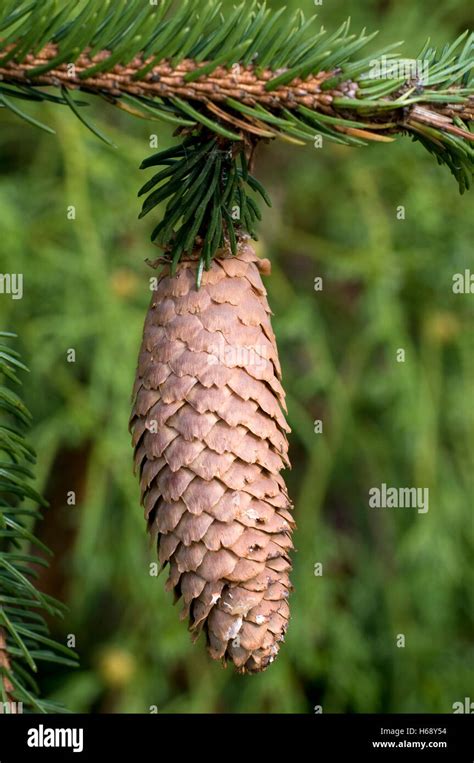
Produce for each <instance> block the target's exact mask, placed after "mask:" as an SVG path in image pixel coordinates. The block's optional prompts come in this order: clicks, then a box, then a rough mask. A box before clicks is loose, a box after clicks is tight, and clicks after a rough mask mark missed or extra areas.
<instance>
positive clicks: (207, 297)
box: [131, 242, 294, 673]
mask: <svg viewBox="0 0 474 763" xmlns="http://www.w3.org/2000/svg"><path fill="white" fill-rule="evenodd" d="M196 267H197V262H196V260H195V259H189V260H185V261H182V262H181V263H180V265H179V266H178V270H177V274H176V275H175V276H174V277H171V276H170V274H169V267H168V266H166V267H165V269H164V271H163V272H162V273H161V275H160V278H159V283H158V286H157V289H156V291H154V292H153V297H152V300H151V306H150V309H149V311H148V315H147V317H146V321H145V327H144V332H143V341H142V347H141V351H140V356H139V361H138V370H137V378H136V383H135V389H134V400H135V405H134V408H133V411H132V416H131V429H132V431H133V444H134V447H135V466H136V470H137V471H138V472H139V474H140V477H141V492H142V502H143V504H144V506H145V516H146V518H147V519H148V525H149V528H150V531H151V532H152V533H155V534H157V538H158V556H159V560H160V563H161V564H162V565H163V566H164V565H166V564H169V568H170V571H169V577H168V581H167V583H166V587H167V589H169V590H171V589H172V590H174V592H175V596H176V598H180V597H182V598H183V601H184V608H183V613H182V616H183V617H187V616H189V621H190V630H192V631H194V633H195V634H196V635H198V634H199V632H200V631H201V630H202V629H204V631H205V633H206V635H207V642H208V650H209V652H210V654H211V656H212V657H214V658H215V659H219V658H223V659H224V660H232V662H233V663H234V664H235V666H236V667H237V668H238V669H239V670H240V671H241V672H244V673H245V672H248V673H253V672H258V671H261V670H264V669H265V668H266V667H267V666H268V665H269V664H270V663H271V662H272V661H273V659H274V658H275V655H276V654H277V652H278V649H279V643H280V642H281V641H283V640H284V634H285V632H286V629H287V625H288V618H289V607H288V601H287V599H288V594H289V591H290V587H291V586H290V581H289V571H290V570H291V564H290V560H289V556H288V553H289V550H290V549H291V548H292V542H291V530H292V528H293V526H294V522H293V519H292V516H291V514H290V511H289V509H290V508H291V504H290V501H289V498H288V494H287V491H286V488H285V483H284V481H283V479H282V477H281V475H280V471H281V470H282V469H283V468H284V467H285V465H289V462H288V457H287V450H288V443H287V438H286V434H285V433H286V432H288V431H289V427H288V425H287V423H286V421H285V417H284V415H283V413H282V410H281V408H282V407H284V406H285V403H284V398H285V393H284V391H283V388H282V386H281V383H280V364H279V362H278V355H277V349H276V344H275V336H274V333H273V331H272V327H271V324H270V309H269V307H268V302H267V299H266V290H265V288H264V286H263V284H262V280H261V278H260V272H259V271H266V272H268V271H269V263H268V261H267V260H263V261H262V260H259V259H258V257H257V256H256V255H255V253H254V251H253V249H252V248H251V246H250V245H249V244H248V243H247V242H244V243H241V244H240V246H239V250H238V253H237V256H234V257H233V256H231V255H230V253H229V255H225V256H224V257H222V258H219V259H216V260H214V261H213V262H212V266H211V268H210V270H209V271H208V272H204V273H203V279H202V285H201V287H200V289H199V290H198V289H197V288H196V286H195V281H196Z"/></svg>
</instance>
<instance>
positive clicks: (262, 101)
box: [0, 44, 474, 140]
mask: <svg viewBox="0 0 474 763" xmlns="http://www.w3.org/2000/svg"><path fill="white" fill-rule="evenodd" d="M10 50H11V49H10ZM8 52H9V49H8V48H7V49H6V50H5V53H6V54H8ZM57 55H58V48H57V46H55V45H52V44H48V45H46V46H45V47H44V48H43V49H42V50H41V51H40V52H39V53H37V54H36V55H32V54H28V55H27V56H26V57H25V58H24V59H23V60H22V61H21V62H16V61H14V60H10V61H8V62H6V63H4V64H0V80H3V81H4V82H5V83H12V84H13V83H17V84H18V83H19V84H24V85H30V86H35V87H36V86H39V87H41V86H54V87H60V86H64V87H66V88H68V89H72V90H74V89H81V90H84V91H86V92H90V93H94V94H97V95H100V96H102V97H106V98H107V99H108V100H114V99H118V98H120V96H122V95H125V94H128V95H131V96H138V97H140V96H141V97H147V98H155V97H160V98H173V97H178V98H183V99H185V100H191V101H198V102H201V103H202V104H203V105H205V107H206V108H207V109H208V110H209V111H210V112H212V113H213V114H214V115H216V116H219V113H218V107H217V104H223V103H225V102H226V101H227V99H229V98H233V99H234V100H236V101H239V102H240V103H242V104H244V105H247V106H250V107H253V106H255V105H257V104H258V105H261V106H264V107H266V108H267V109H271V110H275V109H276V110H278V109H281V108H287V109H296V108H297V107H299V106H305V107H307V108H309V109H312V110H314V111H316V112H317V111H320V112H322V113H325V114H328V115H332V116H348V117H349V118H350V119H352V120H360V121H361V122H362V121H363V122H366V121H367V115H364V116H360V115H359V114H358V113H356V114H354V112H353V111H352V110H347V109H341V108H337V107H336V105H335V104H334V101H335V99H337V98H341V97H344V98H346V99H347V98H353V99H356V96H357V92H358V84H357V82H353V81H352V80H347V81H345V82H342V83H340V84H339V85H338V86H337V87H336V88H334V89H332V90H327V91H324V90H322V85H323V83H324V82H326V81H327V80H328V79H330V78H332V77H334V75H335V74H337V70H336V71H335V70H333V71H329V72H326V71H322V72H318V73H317V74H315V75H312V76H310V77H308V78H306V79H304V80H302V79H300V78H295V79H294V80H293V81H292V82H291V83H290V84H288V85H281V86H279V87H277V88H276V89H275V90H273V91H271V92H268V91H267V90H266V89H265V85H266V83H267V82H268V81H269V80H270V79H272V78H273V77H275V76H276V74H278V72H273V71H270V70H269V69H267V70H264V71H261V72H257V71H256V69H255V68H254V67H253V66H252V65H250V66H243V65H241V64H236V65H234V66H233V67H232V69H230V70H229V69H227V68H226V67H223V66H219V67H217V68H216V69H215V70H214V71H213V72H212V73H210V74H204V75H202V76H201V77H200V78H199V79H197V80H194V81H192V82H186V80H185V76H186V74H188V73H190V72H194V71H196V69H197V68H198V67H199V65H198V64H196V62H195V61H193V60H191V59H184V60H183V61H181V62H180V63H179V64H178V65H177V66H176V67H173V66H172V65H171V64H170V63H169V62H168V61H166V60H165V61H162V62H160V63H158V64H157V65H155V66H154V67H153V68H152V69H151V70H150V71H149V72H148V73H147V74H146V75H145V76H144V77H143V78H142V79H138V78H136V75H137V73H138V72H139V70H140V69H142V68H143V67H144V66H146V65H147V64H150V63H151V62H152V59H151V58H149V59H146V60H143V58H141V57H139V56H137V57H135V58H134V59H133V60H132V61H131V62H130V63H128V64H126V65H120V64H117V65H115V66H114V67H112V68H111V70H110V71H107V72H98V73H96V74H92V75H91V76H85V77H81V74H83V73H84V72H86V70H87V69H89V68H90V67H92V66H94V65H95V64H98V63H100V62H102V61H104V60H105V59H107V58H108V56H109V55H110V53H109V51H106V50H105V51H101V52H100V53H98V54H96V55H95V56H93V57H90V56H89V55H88V52H87V51H85V52H84V53H82V54H81V55H80V56H79V57H78V59H77V60H76V61H75V62H74V64H68V63H63V64H60V65H58V66H55V67H54V68H52V69H50V70H49V71H47V72H44V73H39V74H38V73H33V74H31V72H32V71H33V70H34V69H35V68H36V67H38V66H41V65H43V64H45V63H47V62H48V61H51V60H52V59H53V58H55V57H56V56H57ZM455 94H456V88H453V95H455ZM394 97H398V93H396V94H395V96H394ZM374 111H375V114H374V115H373V116H372V117H371V119H372V120H373V121H374V129H380V128H379V127H377V124H376V123H377V120H380V119H382V120H383V121H388V122H392V123H393V126H390V127H389V128H387V129H386V130H385V132H386V133H387V134H390V133H395V132H399V131H400V130H404V129H407V128H410V127H411V126H412V125H413V124H414V123H417V122H421V123H423V124H429V125H430V126H432V127H436V128H438V129H440V128H441V129H444V130H447V131H448V132H451V133H455V134H457V135H462V137H464V138H467V139H471V140H472V139H473V134H472V133H469V132H466V131H464V130H462V129H460V128H459V127H455V126H454V125H453V118H454V117H456V116H457V117H460V118H461V119H464V120H465V121H472V120H474V100H473V99H472V98H471V99H470V100H468V101H467V103H466V104H446V103H445V104H443V103H436V104H431V103H430V104H429V108H428V106H423V107H421V106H419V105H417V104H414V105H411V106H407V107H404V108H401V107H399V106H397V107H396V108H394V112H393V113H390V114H387V112H386V111H385V112H384V113H383V116H377V114H376V108H374ZM220 116H221V118H222V119H224V117H223V116H222V114H221V115H220ZM234 124H235V126H236V127H240V128H241V129H246V130H248V131H249V132H252V133H253V134H258V133H259V131H262V132H264V131H266V132H267V133H268V132H270V133H271V132H273V133H275V131H274V130H273V129H272V128H271V127H269V126H268V125H265V124H263V123H261V122H258V121H257V120H255V119H254V118H252V117H250V118H248V119H244V118H238V117H235V120H234Z"/></svg>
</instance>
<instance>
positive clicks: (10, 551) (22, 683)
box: [0, 332, 77, 713]
mask: <svg viewBox="0 0 474 763" xmlns="http://www.w3.org/2000/svg"><path fill="white" fill-rule="evenodd" d="M12 336H13V335H12V334H7V333H3V332H0V340H3V339H5V338H10V337H12ZM18 370H28V369H26V367H25V366H24V365H23V363H22V362H21V360H20V357H19V354H18V353H17V352H16V351H15V350H12V349H11V348H10V347H9V346H8V345H5V344H3V341H2V343H1V344H0V378H1V377H3V378H2V381H3V380H4V379H5V380H7V381H8V382H9V383H10V384H12V383H13V384H16V385H18V384H20V383H21V382H20V380H19V378H18V376H17V371H18ZM0 410H1V413H2V419H1V421H0V713H3V712H6V713H9V712H10V713H15V712H21V710H19V708H22V709H23V711H25V710H26V711H33V712H40V713H47V712H58V711H62V708H61V707H60V706H58V705H56V704H53V703H51V702H47V701H45V700H42V699H41V698H40V697H39V696H38V695H39V690H38V686H37V684H36V681H35V680H34V678H33V675H34V674H35V673H36V672H37V670H38V667H37V665H38V663H39V662H41V661H46V662H56V663H61V664H63V665H69V666H76V664H77V660H76V656H75V655H74V653H73V652H72V651H71V650H70V649H68V648H67V647H66V646H63V645H62V644H60V643H58V642H56V641H54V640H53V639H51V637H50V635H49V629H48V627H47V625H46V622H45V621H44V619H43V617H42V615H41V612H47V613H48V614H50V615H54V616H59V617H62V616H63V613H64V606H63V605H62V604H60V603H59V602H58V601H56V600H55V599H53V598H52V597H51V596H48V595H47V594H43V593H41V592H40V591H39V590H38V588H37V586H36V585H35V579H36V577H37V574H36V572H35V569H34V567H35V566H37V565H41V566H47V562H46V561H45V559H44V558H43V556H40V555H39V554H35V553H34V552H33V549H37V550H39V551H41V552H42V553H43V554H45V553H46V554H51V552H50V551H49V549H48V548H47V547H46V546H45V545H44V544H43V543H41V542H40V541H39V540H38V538H36V536H35V535H34V523H35V522H36V521H37V520H39V519H40V518H41V515H40V508H39V507H44V506H45V505H46V503H45V501H44V500H43V498H42V497H41V496H40V495H39V494H38V493H37V492H36V491H35V490H34V489H33V488H32V487H31V480H32V478H33V474H32V471H31V466H32V465H33V464H34V462H35V454H34V451H33V449H32V448H31V447H30V445H29V444H28V443H27V440H26V438H25V432H26V431H27V430H28V428H29V426H30V423H31V414H30V412H29V411H28V409H27V408H26V406H25V405H24V403H23V401H22V400H21V398H20V397H19V396H18V395H17V394H16V393H15V392H13V390H12V389H11V388H10V386H8V387H7V386H0ZM26 500H28V501H30V502H31V503H32V507H29V508H27V507H25V506H24V502H25V501H26Z"/></svg>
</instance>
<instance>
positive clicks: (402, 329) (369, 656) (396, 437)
mask: <svg viewBox="0 0 474 763" xmlns="http://www.w3.org/2000/svg"><path fill="white" fill-rule="evenodd" d="M280 5H281V4H280V3H274V6H275V7H280ZM288 5H290V6H291V5H292V6H293V7H295V8H296V7H301V8H302V9H303V10H304V11H305V13H308V14H310V13H311V12H313V11H314V10H316V11H317V12H318V15H319V18H320V20H321V22H322V23H324V25H325V26H327V27H328V28H329V29H330V30H332V29H334V27H335V25H336V24H337V25H338V24H339V23H340V22H341V21H342V20H344V19H345V18H346V17H347V15H349V14H351V16H352V18H353V23H354V28H355V29H357V30H358V29H359V28H360V27H362V26H364V25H367V27H368V29H369V30H370V31H371V30H373V29H377V28H378V29H380V30H381V33H380V37H379V39H378V41H377V45H382V44H385V43H389V42H393V41H394V40H398V39H399V40H405V41H406V45H405V47H404V48H403V51H404V53H405V54H407V55H412V56H416V54H417V52H418V51H419V49H420V48H421V47H422V44H423V43H424V41H425V38H426V36H427V35H428V34H429V35H430V36H431V39H432V42H433V43H434V44H439V45H442V44H444V43H445V42H451V41H452V40H453V39H454V38H455V36H457V35H458V34H459V33H460V32H461V31H463V30H464V29H465V28H466V27H467V26H468V24H469V10H470V7H471V2H470V0H447V1H446V2H443V3H440V4H437V5H435V4H433V2H432V0H417V2H415V3H413V1H412V0H393V1H392V0H385V1H382V0H379V1H378V2H376V1H375V0H370V1H367V2H364V3H354V2H349V3H348V2H342V0H325V2H324V3H323V4H322V6H318V7H317V8H316V9H315V8H314V5H313V3H311V2H309V1H308V0H306V2H302V3H299V4H297V3H295V2H293V3H292V2H291V1H290V3H288ZM375 48H376V45H374V49H375ZM86 99H87V96H86ZM89 100H91V99H89ZM26 108H27V109H29V111H30V113H31V114H34V115H35V116H37V117H39V118H40V119H41V120H42V121H43V122H46V123H48V124H49V125H51V126H52V127H54V129H55V130H56V132H57V135H56V137H54V136H50V135H47V134H45V133H42V132H40V131H39V130H36V129H35V128H33V127H31V126H29V125H27V124H25V123H22V122H21V121H20V120H17V119H15V118H14V117H13V116H12V115H10V114H5V113H4V111H5V110H2V113H1V114H0V167H1V179H0V210H1V215H0V235H1V243H0V252H1V270H2V272H15V273H18V272H21V273H24V279H25V284H24V297H23V299H22V300H21V301H20V300H19V301H13V300H11V299H10V298H9V297H6V296H2V297H1V298H0V299H1V301H0V306H1V312H2V321H1V323H2V327H5V328H6V329H9V330H14V331H16V332H17V333H18V334H19V337H20V339H19V345H20V349H21V350H22V352H23V354H24V360H25V362H27V363H28V364H29V366H30V368H31V374H30V375H29V376H27V377H26V376H25V378H24V395H25V398H26V401H27V403H28V405H29V406H30V407H31V409H32V411H33V414H34V421H35V423H34V429H33V432H32V442H33V444H34V445H35V447H36V449H37V451H38V478H39V479H38V485H39V487H40V489H41V490H42V491H43V492H44V493H45V494H46V497H47V498H48V500H49V501H50V503H51V507H50V509H49V510H48V511H47V512H46V516H45V520H44V521H43V523H42V524H41V526H39V527H38V528H37V531H38V534H39V536H40V538H41V539H42V540H44V541H45V542H47V543H48V544H49V545H50V546H51V547H52V549H53V550H54V552H55V557H54V560H53V562H52V566H51V569H50V570H49V572H47V573H44V572H42V573H41V586H42V587H43V589H45V590H47V591H48V592H49V593H52V594H55V595H57V596H60V597H62V598H63V599H64V600H65V601H66V602H67V603H68V605H69V607H70V611H69V615H68V616H67V618H66V619H65V621H64V622H63V623H52V628H53V630H54V633H55V635H56V636H57V637H58V638H60V639H61V640H64V639H65V638H66V637H67V634H74V635H75V637H76V648H77V651H78V653H79V655H80V658H81V667H80V669H79V670H77V671H73V672H67V671H65V670H64V669H62V668H56V667H55V666H54V665H53V666H50V667H49V668H47V669H46V670H43V674H42V686H43V689H44V691H45V693H47V694H48V695H50V696H52V697H54V698H55V699H57V700H60V701H62V702H63V703H65V705H66V706H67V707H68V708H69V709H71V710H74V711H82V712H139V713H143V712H144V713H147V712H149V711H150V708H157V709H158V711H159V712H172V713H176V712H192V713H195V712H211V713H218V712H265V713H268V712H285V713H286V712H289V713H293V712H309V713H312V712H314V708H315V707H317V706H321V707H322V710H323V712H359V713H360V712H387V713H399V712H411V711H414V712H452V705H453V703H454V702H457V701H463V700H464V697H466V696H470V695H472V682H471V680H470V677H471V676H470V665H472V646H470V643H472V642H470V636H471V633H472V624H471V622H470V614H471V613H472V609H473V601H472V599H473V586H472V576H471V573H470V562H472V550H473V535H472V505H473V500H472V496H473V492H472V491H473V481H472V473H473V461H472V455H473V454H472V443H473V437H472V425H473V416H474V414H473V410H474V406H473V402H474V400H473V398H474V395H473V382H474V369H473V346H472V345H473V343H472V333H473V331H472V329H473V312H472V305H473V299H474V297H473V295H472V294H459V295H457V294H453V291H452V277H453V274H455V273H458V272H461V273H462V272H464V270H465V269H466V268H469V267H471V268H472V267H473V259H472V254H473V250H472V243H473V240H474V223H473V214H472V209H473V207H472V198H471V197H470V195H469V194H467V195H465V196H463V197H460V196H459V193H458V190H457V186H456V183H455V181H454V179H453V178H452V177H451V176H450V175H449V172H448V171H447V170H446V168H440V167H438V166H437V165H436V163H435V161H434V160H432V159H431V158H430V157H429V156H428V154H427V153H426V152H425V151H424V149H423V148H422V147H421V146H420V144H413V143H412V142H411V140H410V139H409V138H408V137H406V138H402V137H399V138H398V139H397V141H396V142H395V143H393V144H391V145H390V144H376V145H371V146H369V147H367V148H365V149H364V148H361V149H350V148H345V147H340V146H336V145H331V144H330V143H326V144H325V145H324V147H323V148H321V149H316V148H313V147H312V146H308V147H306V148H299V147H295V146H291V145H288V144H287V143H284V142H282V141H279V142H274V143H273V144H272V145H267V146H261V147H260V152H259V157H258V161H257V166H256V174H257V176H258V177H259V178H260V180H262V181H263V182H264V184H265V185H266V187H267V189H268V190H269V192H270V195H271V197H272V199H273V207H272V209H270V210H266V211H265V218H264V222H263V223H262V225H261V231H260V232H261V237H260V241H259V244H258V249H259V253H260V254H262V255H264V256H268V257H270V258H271V260H272V263H273V274H272V277H271V278H269V279H267V287H268V290H269V298H270V303H271V306H272V308H273V311H274V313H275V315H274V328H275V331H276V334H277V338H278V342H279V349H280V354H281V360H282V366H283V372H284V385H285V388H286V390H287V393H288V407H289V422H290V425H291V427H292V429H293V433H292V435H291V439H290V447H291V459H292V463H293V470H292V471H291V472H289V473H288V474H287V475H286V477H287V481H288V485H289V490H290V494H291V496H292V498H293V500H294V503H295V516H296V520H297V523H298V530H297V532H296V534H295V545H296V548H297V552H296V553H295V554H294V572H293V576H292V580H293V583H294V586H295V591H294V593H293V595H292V597H291V608H292V619H291V622H290V628H289V632H288V635H287V639H286V643H285V644H284V645H283V646H282V649H281V653H280V656H279V657H278V659H277V660H276V662H275V663H274V664H273V665H272V666H271V667H270V669H269V670H267V671H266V672H265V673H264V674H260V675H256V676H246V677H242V676H239V675H237V674H235V673H234V672H233V670H232V668H231V667H228V668H227V669H226V670H224V669H223V668H222V667H221V665H220V664H219V663H215V662H213V661H211V660H210V658H208V656H207V654H206V651H205V648H204V644H203V641H202V640H200V641H199V642H198V644H197V645H194V646H192V644H191V642H190V639H189V635H188V633H187V630H186V627H185V624H183V623H180V622H179V619H178V613H179V608H178V607H173V606H172V601H171V597H170V596H169V595H168V594H166V593H165V592H164V590H163V588H164V576H162V577H160V578H155V577H151V576H150V575H149V564H150V562H153V561H154V559H155V555H154V551H153V549H150V548H149V546H148V543H147V538H146V535H145V523H144V521H143V516H142V509H141V508H140V505H139V490H138V485H137V483H136V480H135V479H134V477H133V475H132V469H131V463H132V452H131V447H130V441H129V435H128V431H127V424H128V415H129V408H130V392H131V388H132V382H133V376H134V370H135V365H136V358H137V353H138V347H139V342H140V338H141V330H142V325H143V320H144V316H145V311H146V307H147V303H148V301H149V293H150V292H149V288H148V278H149V276H150V274H151V271H149V269H148V267H147V266H146V265H145V264H144V260H145V258H147V257H149V258H154V256H156V249H155V248H154V247H153V246H152V245H151V244H150V243H149V234H150V232H151V229H152V227H153V220H151V219H149V218H148V217H147V218H146V219H145V220H144V221H138V220H137V215H138V212H139V209H140V204H139V201H138V200H137V198H136V192H137V190H138V188H139V187H140V185H141V184H142V183H143V182H144V179H146V177H148V176H149V174H148V173H144V172H140V171H139V170H138V166H139V164H140V162H141V160H142V159H143V158H144V157H145V156H147V155H148V154H150V153H152V152H153V150H152V149H150V136H151V135H154V134H156V135H157V136H158V140H159V145H160V147H166V146H167V145H170V144H171V142H172V140H173V138H172V134H171V130H170V129H169V128H168V127H162V126H161V124H160V123H158V122H147V121H143V120H138V119H137V120H135V119H133V118H132V117H129V116H127V115H125V114H122V113H119V112H118V111H117V110H114V109H113V108H112V107H109V106H107V105H105V104H104V105H102V106H101V105H100V104H99V105H97V104H94V105H93V106H91V108H90V109H88V111H89V112H90V113H91V114H92V115H93V118H94V119H95V123H96V124H97V125H98V126H99V127H100V128H101V129H102V130H103V131H104V132H106V133H107V134H108V135H109V137H111V138H112V139H113V140H114V142H115V143H116V144H117V146H118V149H117V150H114V149H111V148H109V147H107V146H105V145H103V144H101V143H100V142H99V141H98V140H97V139H96V138H95V137H94V136H93V135H92V134H90V133H89V132H88V131H87V130H86V129H85V128H84V127H83V126H82V125H81V124H80V123H79V121H77V120H76V119H75V118H74V116H73V115H72V114H71V113H70V112H69V111H68V110H67V109H66V108H63V107H60V106H54V105H52V106H51V105H47V104H46V105H40V107H39V108H34V107H29V106H28V105H27V106H26ZM145 175H146V177H145ZM471 193H472V192H471ZM70 205H74V206H75V208H76V219H75V220H69V219H68V217H67V209H68V207H69V206H70ZM399 205H403V206H404V207H405V210H406V219H405V220H399V219H397V207H399ZM155 222H156V215H155ZM318 276H321V277H322V278H323V281H324V289H323V291H322V292H316V291H315V290H314V279H315V278H316V277H318ZM69 348H73V349H75V351H76V362H75V363H68V362H67V360H66V354H67V351H68V349H69ZM400 348H403V349H404V350H405V353H406V357H405V362H404V363H399V362H397V357H396V353H397V350H398V349H400ZM316 419H321V420H323V422H324V431H323V433H322V434H315V432H314V424H313V422H314V421H315V420H316ZM382 482H385V483H387V484H388V485H393V486H396V487H405V486H412V485H413V486H423V487H429V489H430V508H429V512H428V513H427V514H419V513H417V512H416V510H414V509H381V510H376V509H369V508H368V491H369V489H370V488H371V487H373V486H377V485H380V484H381V483H382ZM69 490H74V491H75V492H76V495H77V505H76V506H68V505H67V503H66V494H67V491H69ZM317 563H321V564H322V565H323V575H322V576H315V574H314V567H315V564H317ZM399 634H403V635H404V636H405V647H404V648H400V647H399V646H397V636H398V635H399Z"/></svg>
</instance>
